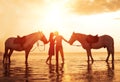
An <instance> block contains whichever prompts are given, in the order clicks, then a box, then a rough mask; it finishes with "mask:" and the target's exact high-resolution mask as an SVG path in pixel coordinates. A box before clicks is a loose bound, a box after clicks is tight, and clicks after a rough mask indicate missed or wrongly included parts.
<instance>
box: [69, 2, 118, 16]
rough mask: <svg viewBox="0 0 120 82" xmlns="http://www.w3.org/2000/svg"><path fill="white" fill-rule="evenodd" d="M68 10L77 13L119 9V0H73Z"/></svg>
mask: <svg viewBox="0 0 120 82" xmlns="http://www.w3.org/2000/svg"><path fill="white" fill-rule="evenodd" d="M69 7H70V11H71V12H74V13H77V14H96V13H103V12H114V11H117V10H120V0H74V3H73V2H71V3H69Z"/></svg>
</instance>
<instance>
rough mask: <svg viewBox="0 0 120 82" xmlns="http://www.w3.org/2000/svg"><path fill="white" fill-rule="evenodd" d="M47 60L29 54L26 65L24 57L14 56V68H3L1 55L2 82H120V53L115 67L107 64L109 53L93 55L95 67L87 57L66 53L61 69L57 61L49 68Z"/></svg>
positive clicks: (6, 65) (0, 81)
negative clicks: (106, 59)
mask: <svg viewBox="0 0 120 82" xmlns="http://www.w3.org/2000/svg"><path fill="white" fill-rule="evenodd" d="M47 56H48V55H47V54H42V53H39V54H36V53H30V55H29V59H28V64H25V63H24V53H19V54H18V53H17V54H16V53H13V55H12V56H11V64H8V63H6V64H2V55H0V82H120V78H119V77H120V53H116V54H115V62H114V63H111V61H109V63H106V62H105V58H106V56H107V55H106V53H93V57H94V59H95V61H94V63H93V64H91V63H88V62H87V61H86V59H87V55H86V53H67V54H65V64H61V63H60V62H59V65H58V66H56V64H55V57H53V60H52V65H48V64H46V63H45V60H46V58H47ZM110 59H111V58H110ZM59 61H61V58H60V60H59Z"/></svg>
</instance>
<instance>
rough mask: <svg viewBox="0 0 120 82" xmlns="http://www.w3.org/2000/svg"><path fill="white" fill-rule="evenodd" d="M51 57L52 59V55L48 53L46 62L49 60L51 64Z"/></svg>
mask: <svg viewBox="0 0 120 82" xmlns="http://www.w3.org/2000/svg"><path fill="white" fill-rule="evenodd" d="M51 59H52V55H49V56H48V58H47V60H46V63H47V64H48V61H49V64H51Z"/></svg>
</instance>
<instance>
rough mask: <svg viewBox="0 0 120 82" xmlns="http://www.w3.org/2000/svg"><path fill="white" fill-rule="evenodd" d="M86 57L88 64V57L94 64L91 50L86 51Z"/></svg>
mask: <svg viewBox="0 0 120 82" xmlns="http://www.w3.org/2000/svg"><path fill="white" fill-rule="evenodd" d="M87 56H88V62H89V60H90V58H89V57H91V60H92V63H93V62H94V59H93V57H92V54H91V49H88V50H87Z"/></svg>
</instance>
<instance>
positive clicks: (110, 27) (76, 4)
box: [0, 0, 120, 52]
mask: <svg viewBox="0 0 120 82" xmlns="http://www.w3.org/2000/svg"><path fill="white" fill-rule="evenodd" d="M38 30H39V31H43V33H44V34H45V36H46V37H47V39H48V38H49V34H50V32H54V31H58V32H59V33H60V34H61V35H63V37H64V38H66V39H67V40H69V38H70V36H71V34H72V32H78V33H84V34H92V35H96V34H98V35H99V36H100V35H104V34H108V35H110V36H112V37H113V38H114V41H115V51H120V1H119V0H0V46H1V47H0V51H2V52H3V51H4V42H5V40H6V39H7V38H8V37H11V36H15V37H16V36H17V35H20V36H24V35H28V34H30V33H33V32H36V31H38ZM74 44H77V45H80V43H79V42H75V43H74ZM48 46H49V45H48V44H47V45H46V51H47V50H48ZM63 46H64V51H65V52H70V51H74V52H81V51H83V50H84V49H82V48H81V47H76V46H71V45H69V44H67V43H65V42H63ZM97 51H106V49H100V50H97Z"/></svg>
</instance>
